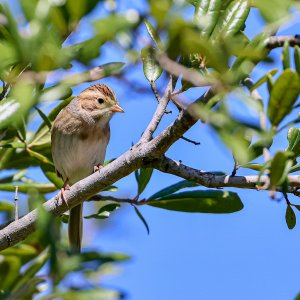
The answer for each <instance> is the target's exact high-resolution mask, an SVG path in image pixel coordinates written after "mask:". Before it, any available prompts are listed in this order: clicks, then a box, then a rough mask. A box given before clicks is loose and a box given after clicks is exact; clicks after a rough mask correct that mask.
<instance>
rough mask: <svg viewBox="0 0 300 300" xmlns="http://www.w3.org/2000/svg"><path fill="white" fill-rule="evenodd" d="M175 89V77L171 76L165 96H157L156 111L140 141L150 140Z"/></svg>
mask: <svg viewBox="0 0 300 300" xmlns="http://www.w3.org/2000/svg"><path fill="white" fill-rule="evenodd" d="M173 90H174V85H173V79H172V77H171V78H170V80H169V83H168V86H167V88H166V90H165V93H164V95H163V97H162V98H159V97H158V98H157V101H158V106H157V108H156V111H155V113H154V115H153V117H152V119H151V121H150V123H149V125H148V127H147V128H146V130H145V131H144V133H143V135H142V137H141V139H140V143H143V142H146V141H149V140H150V139H151V138H152V136H153V133H154V132H155V130H156V128H157V126H158V124H159V123H160V121H161V119H162V117H163V115H164V113H165V111H166V108H167V105H168V103H169V100H170V97H171V94H172V92H173ZM154 94H155V93H154ZM155 96H156V94H155ZM156 97H157V96H156Z"/></svg>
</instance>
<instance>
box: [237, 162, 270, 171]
mask: <svg viewBox="0 0 300 300" xmlns="http://www.w3.org/2000/svg"><path fill="white" fill-rule="evenodd" d="M263 166H264V165H262V164H254V163H251V164H244V165H240V166H239V167H241V168H246V169H251V170H255V171H260V170H261V169H262V167H263Z"/></svg>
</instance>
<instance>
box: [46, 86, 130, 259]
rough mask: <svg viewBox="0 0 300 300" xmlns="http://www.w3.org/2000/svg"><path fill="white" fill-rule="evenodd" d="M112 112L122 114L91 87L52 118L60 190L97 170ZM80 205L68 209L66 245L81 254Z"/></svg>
mask: <svg viewBox="0 0 300 300" xmlns="http://www.w3.org/2000/svg"><path fill="white" fill-rule="evenodd" d="M116 112H124V110H123V108H122V107H121V106H120V104H119V102H118V100H117V97H116V95H115V93H114V92H113V90H112V89H111V88H110V87H108V86H107V85H105V84H94V85H91V86H90V87H89V88H87V89H85V90H84V91H82V92H81V93H80V94H79V95H78V96H77V97H75V98H74V99H73V100H72V101H71V102H70V103H69V104H68V105H67V106H66V107H64V108H63V109H62V110H61V111H60V112H59V114H58V115H57V117H56V118H55V120H54V122H53V124H52V128H51V152H52V158H53V162H54V166H55V170H56V173H57V175H58V176H59V177H60V178H62V180H63V182H64V185H63V187H62V189H61V197H62V198H63V199H64V197H63V195H64V191H65V190H67V189H69V188H70V186H71V185H73V184H75V183H76V182H78V181H79V180H81V179H83V178H85V177H87V176H89V175H91V174H92V173H93V172H95V170H101V167H102V166H103V163H104V158H105V153H106V148H107V145H108V143H109V139H110V126H109V121H110V119H111V118H112V116H113V114H114V113H116ZM82 209H83V203H81V204H79V205H77V206H75V207H73V208H71V209H70V213H69V225H68V234H69V244H70V248H71V250H72V251H74V252H76V253H78V252H80V251H81V240H82V230H83V227H82Z"/></svg>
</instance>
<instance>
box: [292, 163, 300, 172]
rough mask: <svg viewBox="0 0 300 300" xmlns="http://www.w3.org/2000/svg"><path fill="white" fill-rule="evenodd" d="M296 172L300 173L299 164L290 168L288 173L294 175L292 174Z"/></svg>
mask: <svg viewBox="0 0 300 300" xmlns="http://www.w3.org/2000/svg"><path fill="white" fill-rule="evenodd" d="M298 171H300V164H297V165H295V166H292V167H291V168H290V173H294V172H298Z"/></svg>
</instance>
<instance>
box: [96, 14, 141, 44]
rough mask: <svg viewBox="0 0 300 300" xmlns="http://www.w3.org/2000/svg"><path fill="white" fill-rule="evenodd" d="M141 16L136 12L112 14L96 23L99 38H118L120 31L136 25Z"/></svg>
mask: <svg viewBox="0 0 300 300" xmlns="http://www.w3.org/2000/svg"><path fill="white" fill-rule="evenodd" d="M138 21H139V16H138V15H135V14H112V15H109V16H107V17H105V18H102V19H100V20H97V21H96V22H95V23H94V28H95V30H96V33H97V35H98V36H99V39H100V40H101V41H103V42H105V41H110V40H113V39H115V38H116V36H117V34H118V33H121V32H126V31H128V30H130V29H131V28H133V27H135V26H136V24H137V22H138Z"/></svg>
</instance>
